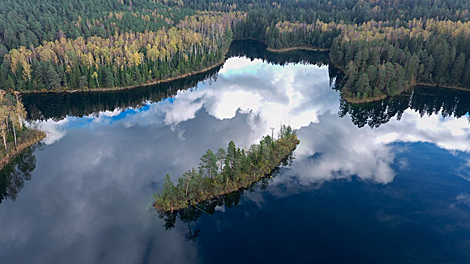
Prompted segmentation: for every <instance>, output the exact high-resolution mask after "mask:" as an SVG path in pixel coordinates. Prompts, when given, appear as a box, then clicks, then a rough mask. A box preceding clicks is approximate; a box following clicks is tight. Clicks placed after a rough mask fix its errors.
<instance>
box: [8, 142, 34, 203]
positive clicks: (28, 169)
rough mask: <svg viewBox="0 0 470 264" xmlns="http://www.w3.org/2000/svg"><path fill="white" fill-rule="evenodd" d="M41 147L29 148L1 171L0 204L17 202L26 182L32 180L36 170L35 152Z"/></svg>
mask: <svg viewBox="0 0 470 264" xmlns="http://www.w3.org/2000/svg"><path fill="white" fill-rule="evenodd" d="M39 146H40V145H39V144H37V145H35V146H33V147H30V148H27V149H26V150H24V151H23V152H22V153H20V154H19V155H18V156H16V157H15V158H14V159H13V160H12V161H11V162H9V163H8V164H6V165H5V167H4V168H3V169H2V170H0V203H2V201H3V200H5V199H11V200H13V201H15V200H16V198H17V197H18V193H19V192H20V191H21V189H22V188H23V187H24V184H25V181H29V180H31V173H32V172H33V170H34V169H35V168H36V156H34V151H35V149H36V148H38V147H39Z"/></svg>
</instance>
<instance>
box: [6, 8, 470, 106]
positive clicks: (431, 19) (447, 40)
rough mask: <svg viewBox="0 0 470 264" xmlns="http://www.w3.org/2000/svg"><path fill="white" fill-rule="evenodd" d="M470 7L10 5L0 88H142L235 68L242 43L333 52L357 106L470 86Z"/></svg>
mask: <svg viewBox="0 0 470 264" xmlns="http://www.w3.org/2000/svg"><path fill="white" fill-rule="evenodd" d="M469 8H470V2H468V1H465V0H457V1H451V0H416V1H415V0H396V1H380V0H331V1H327V0H298V1H288V0H277V1H272V0H249V1H247V0H225V1H217V0H196V1H189V0H155V1H146V0H94V1H91V0H62V1H52V0H42V1H39V0H25V1H22V2H21V3H18V1H14V0H5V1H2V2H1V3H0V80H1V81H0V89H4V90H7V91H20V92H41V91H42V92H48V91H77V90H79V91H82V90H89V89H93V90H96V89H115V88H119V87H135V86H140V85H145V84H150V83H156V82H159V81H161V80H167V79H174V78H176V77H180V76H186V75H189V74H193V73H195V72H198V71H201V70H204V69H207V68H210V67H213V66H214V65H217V64H219V63H221V62H222V61H223V60H224V55H225V53H226V52H227V49H228V46H229V45H230V43H231V42H232V40H237V39H252V40H256V41H260V42H262V43H265V44H266V45H267V46H268V47H269V48H272V49H280V50H282V49H286V48H292V47H302V48H310V49H319V50H329V51H330V57H331V62H332V64H334V66H335V67H337V68H338V69H340V70H341V71H342V72H343V73H344V74H343V78H341V79H338V80H337V83H336V88H338V89H340V90H341V92H342V95H343V96H344V97H345V98H346V99H348V100H351V101H357V102H360V101H367V100H374V99H378V98H383V97H386V96H390V95H395V94H397V93H400V92H402V91H405V90H408V89H409V88H410V87H411V86H412V85H414V84H417V83H422V84H431V85H439V86H452V87H465V88H468V87H469V86H470V70H469V69H470V67H469V66H470V52H469V51H470V47H469V45H470V44H469V43H470V41H468V40H469V38H470V24H469V22H468V21H469V11H468V10H469Z"/></svg>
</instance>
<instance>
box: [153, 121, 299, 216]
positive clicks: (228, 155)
mask: <svg viewBox="0 0 470 264" xmlns="http://www.w3.org/2000/svg"><path fill="white" fill-rule="evenodd" d="M299 143H300V141H299V140H298V139H297V135H296V132H295V131H293V130H292V128H291V127H290V126H287V127H286V126H282V127H281V129H280V131H279V136H278V139H277V140H274V139H273V136H269V135H267V136H264V137H263V139H262V140H261V141H260V143H259V144H253V145H251V147H250V149H249V150H247V151H245V150H244V149H240V148H236V147H235V144H234V142H233V141H230V143H229V144H228V147H227V149H223V148H220V149H219V150H218V151H217V152H216V153H214V152H213V151H211V150H210V149H209V150H207V151H206V153H205V154H204V155H203V156H202V157H201V163H200V164H199V172H197V171H196V170H195V169H194V168H193V169H192V170H189V171H187V172H185V173H184V174H183V176H182V177H180V178H178V182H177V184H176V186H175V185H174V184H173V182H172V181H171V178H170V175H169V174H167V175H166V177H165V180H164V183H163V189H162V190H160V192H159V193H158V194H155V195H154V198H155V203H154V207H155V208H156V209H158V210H160V211H165V212H173V211H174V210H180V209H184V208H186V207H188V206H190V205H196V204H198V203H200V202H203V201H206V200H209V199H212V198H215V197H218V196H220V195H224V194H229V193H231V192H234V191H237V190H239V189H242V188H246V187H248V186H250V185H251V184H252V183H254V182H256V181H258V180H260V179H261V178H263V177H265V176H266V175H269V174H271V172H272V171H273V170H274V169H275V168H276V167H277V166H279V164H281V163H282V161H283V160H285V159H286V158H287V157H288V156H289V155H290V154H291V153H292V152H293V151H294V150H295V148H296V147H297V145H298V144H299Z"/></svg>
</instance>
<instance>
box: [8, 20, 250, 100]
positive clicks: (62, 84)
mask: <svg viewBox="0 0 470 264" xmlns="http://www.w3.org/2000/svg"><path fill="white" fill-rule="evenodd" d="M242 17H243V15H242V14H238V13H224V14H222V13H200V14H198V15H195V16H191V17H186V18H185V19H184V20H181V21H180V22H179V23H178V24H177V25H176V26H174V27H170V28H168V29H166V28H162V29H160V30H158V31H156V32H153V31H145V32H143V33H132V32H131V33H129V32H125V33H117V32H116V33H115V35H113V36H110V37H108V38H102V37H99V36H93V37H89V38H88V39H84V38H82V37H78V38H77V39H68V38H60V40H55V41H53V42H52V41H50V42H44V43H43V44H42V45H40V46H38V47H33V48H31V49H29V48H25V47H23V46H22V47H20V49H12V50H10V51H9V52H8V54H6V55H5V61H4V63H3V64H2V65H1V66H0V79H3V80H5V81H3V82H0V89H6V90H18V91H67V90H76V89H80V90H83V89H88V88H103V87H108V88H113V87H129V86H137V85H141V84H145V83H148V82H155V81H158V80H163V79H167V78H172V77H177V76H181V75H184V74H187V73H192V72H195V71H198V70H201V69H205V68H207V67H210V66H213V65H214V64H216V63H219V62H221V61H222V60H223V59H224V55H225V52H226V51H227V49H228V46H229V45H230V43H231V40H232V35H231V30H230V28H231V26H232V25H234V24H236V23H237V21H239V20H241V19H242Z"/></svg>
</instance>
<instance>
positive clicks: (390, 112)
mask: <svg viewBox="0 0 470 264" xmlns="http://www.w3.org/2000/svg"><path fill="white" fill-rule="evenodd" d="M408 108H410V109H412V110H414V111H416V112H418V113H419V114H420V115H421V116H424V115H428V116H431V115H438V114H441V115H442V117H449V116H452V117H455V118H461V117H465V116H466V117H467V118H469V117H468V116H467V114H468V113H469V112H470V92H468V91H462V90H454V89H444V88H438V87H425V86H419V87H416V88H415V89H414V90H413V91H411V92H408V93H404V94H401V95H398V96H395V97H390V98H386V99H384V100H381V101H378V102H372V103H366V104H350V103H348V102H346V101H345V100H343V99H341V104H340V109H339V115H340V117H343V116H345V115H346V114H349V115H350V116H351V120H352V122H353V123H354V124H355V125H356V126H358V127H363V126H365V125H368V126H369V127H371V128H374V127H375V128H376V127H379V126H381V125H382V124H385V123H388V122H389V121H390V120H391V119H392V118H393V117H396V118H397V120H400V119H401V117H402V115H403V113H404V112H405V110H407V109H408ZM469 122H470V118H469Z"/></svg>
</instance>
